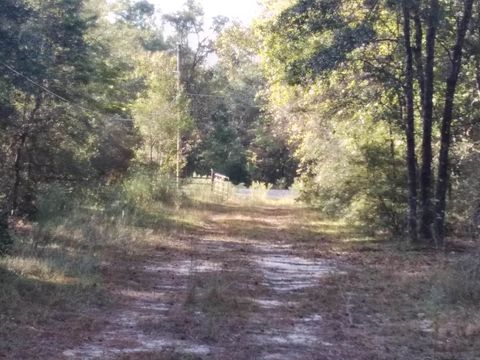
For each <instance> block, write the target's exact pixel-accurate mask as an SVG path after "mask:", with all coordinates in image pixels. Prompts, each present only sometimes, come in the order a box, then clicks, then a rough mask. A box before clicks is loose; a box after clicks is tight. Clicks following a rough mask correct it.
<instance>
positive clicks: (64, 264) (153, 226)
mask: <svg viewBox="0 0 480 360" xmlns="http://www.w3.org/2000/svg"><path fill="white" fill-rule="evenodd" d="M75 216H76V220H75V221H73V220H71V223H69V221H70V220H69V221H67V220H66V221H65V222H64V223H62V224H60V225H58V226H56V227H54V228H50V229H48V232H45V231H46V230H45V231H43V232H41V231H37V230H35V229H34V228H30V229H29V228H28V227H25V226H24V227H23V228H20V227H19V234H18V236H17V246H16V248H15V250H14V253H13V254H12V255H11V256H9V257H7V258H5V259H3V260H1V263H0V271H1V274H0V279H1V282H2V285H1V287H0V291H1V293H0V307H1V320H2V321H1V325H0V337H1V341H0V357H1V358H6V359H34V358H38V359H57V358H59V359H61V358H64V357H63V355H62V353H63V351H64V350H67V349H72V348H76V347H78V346H82V344H85V343H89V342H94V341H98V339H99V336H100V335H99V334H102V331H104V329H112V328H113V329H115V325H112V324H113V322H112V321H113V319H115V317H118V314H121V313H122V312H125V311H128V310H129V309H131V308H132V306H133V303H134V300H135V299H137V300H138V299H139V298H142V299H143V301H147V302H148V301H149V300H148V296H151V295H152V294H156V293H155V291H156V290H155V289H157V288H160V287H162V286H165V287H166V286H167V285H168V286H169V287H171V288H172V289H174V291H170V292H167V291H164V294H165V295H164V298H162V302H163V303H164V304H166V305H167V306H168V308H169V309H168V312H167V314H166V315H165V317H155V316H151V314H150V313H148V311H145V313H144V314H142V315H145V316H144V317H142V319H141V320H140V321H139V322H138V324H137V325H136V326H137V328H135V329H133V330H132V331H137V332H140V333H142V334H146V335H147V336H153V337H155V336H157V337H158V338H164V337H165V336H166V335H167V334H168V335H169V336H171V335H172V334H173V335H174V336H175V337H176V338H178V339H179V340H180V341H194V342H195V343H199V344H205V345H206V346H208V347H209V348H210V349H211V352H210V354H209V355H198V354H197V355H196V354H185V353H182V351H181V349H179V348H175V347H168V346H167V347H165V348H163V349H161V350H159V349H156V350H154V351H149V350H148V349H146V350H145V351H138V352H136V353H131V354H127V353H124V354H121V353H120V354H118V357H117V358H119V359H203V358H206V359H207V358H208V359H210V358H212V359H255V358H261V357H262V356H266V354H276V353H277V352H278V347H279V345H278V344H265V343H256V342H255V341H254V340H252V339H255V336H256V335H255V334H259V333H260V334H269V333H270V332H272V331H277V330H278V331H280V329H281V331H282V334H283V333H285V334H288V333H289V331H293V328H294V324H295V322H297V321H298V319H303V318H308V317H309V316H319V317H320V316H321V325H319V326H318V328H316V329H315V334H316V336H317V337H318V344H315V345H308V346H307V345H305V346H303V347H302V346H298V344H296V345H295V344H293V345H289V343H288V342H287V343H285V344H282V345H281V346H280V350H282V351H283V354H284V357H283V358H285V359H291V358H294V357H293V356H294V354H296V355H298V358H303V359H359V360H360V359H365V360H367V359H368V360H373V359H392V360H393V359H402V360H403V359H405V360H407V359H444V360H447V359H459V360H460V359H461V360H474V359H478V358H479V357H480V341H479V339H480V311H479V309H478V300H479V298H478V296H479V294H480V285H479V280H478V269H479V264H478V258H477V257H474V256H473V255H471V254H473V252H474V251H475V246H474V245H475V244H474V243H472V242H466V241H464V242H462V247H460V246H456V248H455V250H453V248H452V249H450V250H449V251H447V252H425V251H415V250H414V249H408V248H407V247H406V246H404V245H402V244H401V243H398V242H393V241H388V240H384V239H373V238H368V237H365V236H362V235H359V234H360V233H359V232H358V231H357V230H356V229H355V228H352V227H349V226H347V225H345V224H342V223H338V222H332V221H325V220H322V219H319V217H318V216H317V214H315V213H314V212H313V211H310V210H307V209H304V208H302V207H299V206H296V205H282V206H280V207H279V206H275V205H272V204H263V205H258V204H257V205H255V206H248V205H246V204H244V203H242V204H233V203H232V204H228V205H218V204H212V203H202V204H198V203H196V204H195V205H194V206H186V207H184V208H182V209H177V210H172V209H165V208H160V207H159V208H158V209H155V210H154V211H151V212H150V214H149V215H148V216H145V218H143V219H142V221H135V222H133V221H132V222H130V221H126V220H122V222H120V220H118V221H114V222H112V221H111V220H109V221H106V220H105V219H103V220H102V219H98V218H92V217H89V218H88V219H86V218H84V219H83V220H81V219H82V217H81V216H79V215H75ZM39 238H40V239H41V241H39V240H38V239H39ZM283 245H292V247H291V249H290V250H288V251H289V252H290V253H291V254H294V255H295V256H300V257H302V258H306V259H317V260H321V261H326V262H332V263H334V264H336V265H335V266H336V269H335V272H334V273H332V274H330V275H328V276H325V277H323V278H321V280H319V281H316V282H315V284H314V286H311V287H309V288H306V289H302V290H301V291H299V292H291V293H290V292H289V293H283V294H282V293H275V292H274V291H272V290H271V289H269V288H268V287H266V285H265V281H264V280H265V279H264V278H263V276H262V272H261V271H260V269H259V268H258V265H256V264H255V263H253V262H252V261H250V259H251V257H252V256H257V255H259V254H260V253H259V252H258V249H257V248H258V246H261V247H262V248H264V247H266V248H267V249H268V247H273V246H283ZM260 255H261V254H260ZM196 260H199V261H204V262H209V263H214V264H217V265H216V266H217V268H215V269H214V270H208V269H207V271H195V270H194V269H193V270H192V271H189V272H188V273H186V274H181V275H175V276H174V275H172V274H171V273H170V272H168V271H163V270H162V268H161V266H163V265H164V264H175V262H178V261H196ZM149 264H155V265H156V266H157V265H159V266H160V268H159V270H158V271H155V272H145V266H147V265H149ZM162 264H163V265H162ZM475 271H477V272H475ZM152 289H153V290H152ZM152 291H153V292H152ZM260 298H264V299H269V300H272V301H273V300H275V301H281V302H282V304H283V305H282V306H281V307H279V310H276V311H275V312H273V311H271V310H268V311H267V310H265V309H262V308H261V307H259V305H258V303H257V302H256V300H257V299H260ZM145 299H146V300H145ZM152 301H153V300H152ZM118 330H119V331H120V330H121V329H118ZM110 340H112V339H110ZM115 340H116V342H117V344H115V346H116V347H118V348H119V349H127V348H128V347H129V346H130V345H131V346H133V343H134V342H135V340H134V339H130V340H129V339H126V338H125V337H122V336H121V335H119V337H118V339H115ZM129 342H132V344H130V343H129ZM108 346H113V345H112V344H111V343H110V344H109V345H108ZM295 358H297V357H295Z"/></svg>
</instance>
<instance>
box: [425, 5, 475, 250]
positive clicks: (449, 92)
mask: <svg viewBox="0 0 480 360" xmlns="http://www.w3.org/2000/svg"><path fill="white" fill-rule="evenodd" d="M472 8H473V0H465V4H464V10H463V15H462V19H461V21H460V22H459V24H458V29H457V37H456V41H455V45H454V47H453V51H452V64H451V68H450V73H449V75H448V78H447V87H446V90H445V106H444V110H443V118H442V129H441V133H440V136H441V138H440V156H439V161H438V175H437V184H436V191H435V224H434V230H435V240H436V243H437V245H438V246H440V245H443V243H444V238H445V209H446V196H447V190H448V183H449V151H450V143H451V140H452V136H451V127H452V118H453V106H454V100H455V91H456V88H457V82H458V76H459V74H460V70H461V68H462V55H463V45H464V43H465V36H466V34H467V31H468V27H469V24H470V20H471V18H472Z"/></svg>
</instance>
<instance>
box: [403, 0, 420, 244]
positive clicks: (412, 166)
mask: <svg viewBox="0 0 480 360" xmlns="http://www.w3.org/2000/svg"><path fill="white" fill-rule="evenodd" d="M402 8H403V37H404V42H405V103H406V110H407V114H406V121H405V125H406V126H405V132H406V138H407V169H408V170H407V173H408V211H409V212H408V232H409V236H410V239H411V240H412V241H414V242H416V241H417V159H416V155H415V109H414V106H415V105H414V99H413V97H414V94H413V79H414V69H413V50H412V45H411V24H410V18H411V16H410V14H411V9H410V3H409V1H408V0H404V1H403V4H402Z"/></svg>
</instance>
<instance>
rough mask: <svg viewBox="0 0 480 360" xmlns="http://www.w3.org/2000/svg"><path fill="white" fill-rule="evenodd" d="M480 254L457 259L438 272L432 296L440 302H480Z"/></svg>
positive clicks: (468, 303)
mask: <svg viewBox="0 0 480 360" xmlns="http://www.w3.org/2000/svg"><path fill="white" fill-rule="evenodd" d="M479 255H480V254H478V253H477V254H472V255H467V256H464V257H462V258H461V259H459V260H456V261H455V262H454V263H453V264H452V265H451V266H450V267H449V268H448V269H446V270H444V271H443V272H441V273H440V274H438V277H437V279H436V280H435V285H434V286H433V289H432V298H433V300H434V302H436V303H438V304H455V305H472V306H478V304H479V303H480V256H479Z"/></svg>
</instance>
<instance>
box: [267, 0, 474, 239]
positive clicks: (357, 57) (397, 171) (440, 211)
mask: <svg viewBox="0 0 480 360" xmlns="http://www.w3.org/2000/svg"><path fill="white" fill-rule="evenodd" d="M478 10H479V4H478V2H476V1H472V0H461V1H460V0H458V1H457V0H456V1H446V2H444V1H438V0H430V1H427V0H425V1H422V0H403V1H363V0H359V1H329V0H300V1H290V2H288V1H287V2H280V1H278V2H276V1H273V2H270V3H269V14H270V15H269V16H268V17H267V18H266V19H265V20H264V21H263V23H262V24H261V25H260V26H259V32H260V34H262V36H263V39H264V42H263V59H264V63H265V72H266V73H267V74H268V75H267V76H268V79H269V84H270V86H269V90H268V92H267V97H268V99H269V106H270V109H271V112H272V113H273V114H274V117H275V118H276V121H277V122H280V123H286V124H287V125H288V126H287V127H285V128H286V129H287V133H288V136H289V138H290V139H291V140H292V142H294V143H295V144H296V146H297V149H298V151H297V154H298V155H299V158H300V160H301V164H302V165H301V168H302V177H303V179H304V184H305V191H304V196H305V197H306V198H307V199H309V200H310V201H311V202H312V203H317V204H318V206H319V207H321V208H323V210H324V211H326V212H330V213H335V214H337V215H338V214H343V215H344V216H347V217H348V216H351V217H352V218H353V219H355V220H360V221H362V222H363V223H367V224H370V225H372V226H373V227H375V225H376V226H377V228H383V229H386V228H390V230H393V231H396V232H402V231H403V230H405V229H408V233H409V236H410V238H411V240H412V241H414V242H420V243H422V244H427V245H430V244H435V245H438V246H441V245H442V244H443V243H444V238H445V219H446V214H447V213H449V214H450V219H451V220H452V222H453V220H455V222H456V223H457V225H461V226H464V227H465V226H467V225H468V224H469V223H472V219H473V218H474V217H475V214H476V209H477V208H478V191H477V190H474V189H477V188H478V180H477V178H476V175H474V174H475V173H476V171H475V170H474V169H473V168H471V167H470V166H471V165H472V163H473V162H474V161H475V160H478V159H477V156H476V151H477V150H476V148H477V141H478V139H477V137H478V125H479V124H478V115H479V112H478V100H479V98H478V96H479V93H478V69H479V67H478V63H479V56H480V54H479V48H478V41H479V35H480V34H479V32H478V29H479V27H478V24H479V13H478ZM312 133H313V134H314V135H311V134H312ZM467 189H468V190H467ZM448 194H450V195H448ZM452 222H451V223H452ZM461 226H457V229H458V228H460V227H461Z"/></svg>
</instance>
